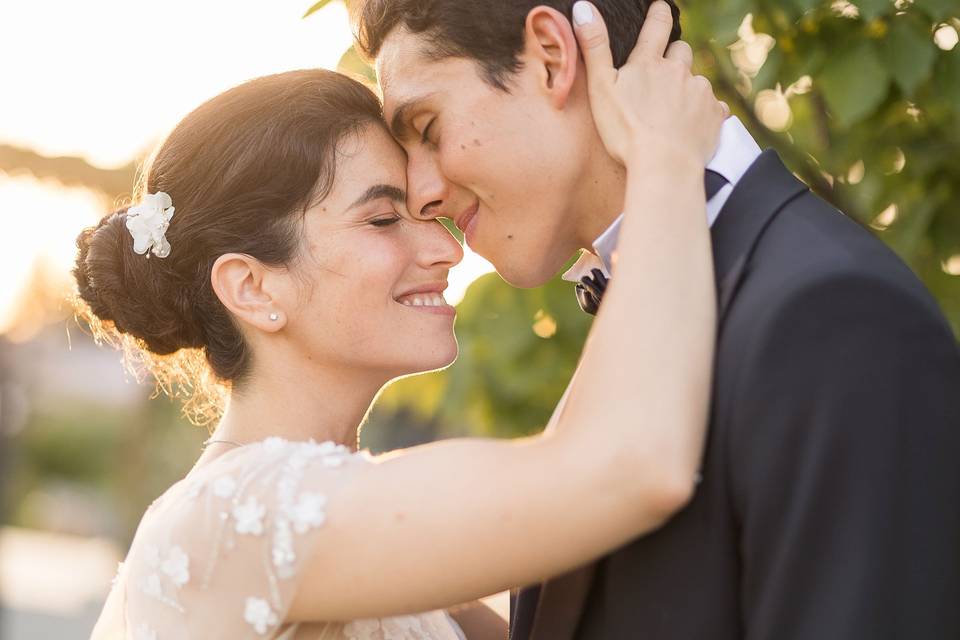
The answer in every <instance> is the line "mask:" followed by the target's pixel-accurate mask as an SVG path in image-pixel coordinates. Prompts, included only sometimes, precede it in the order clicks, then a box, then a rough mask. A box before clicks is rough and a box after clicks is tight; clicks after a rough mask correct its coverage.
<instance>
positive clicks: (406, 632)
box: [380, 616, 426, 640]
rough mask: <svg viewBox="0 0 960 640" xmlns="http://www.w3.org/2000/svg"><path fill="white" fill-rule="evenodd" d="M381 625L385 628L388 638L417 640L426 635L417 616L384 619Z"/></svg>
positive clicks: (385, 634)
mask: <svg viewBox="0 0 960 640" xmlns="http://www.w3.org/2000/svg"><path fill="white" fill-rule="evenodd" d="M380 624H381V625H382V626H383V632H384V636H385V637H387V638H396V639H397V640H400V639H401V638H402V639H403V640H406V639H407V638H409V639H410V640H415V639H416V638H423V637H424V636H425V635H426V633H425V631H424V629H423V626H422V625H421V624H420V619H419V618H417V617H415V616H396V617H394V618H384V619H383V620H381V621H380Z"/></svg>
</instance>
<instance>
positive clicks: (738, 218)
mask: <svg viewBox="0 0 960 640" xmlns="http://www.w3.org/2000/svg"><path fill="white" fill-rule="evenodd" d="M806 191H807V186H806V185H805V184H803V183H802V182H800V181H799V180H797V179H796V178H795V177H794V176H793V174H792V173H790V172H789V171H788V170H787V168H786V167H785V166H784V165H783V163H782V162H781V161H780V158H779V156H778V155H777V154H776V152H774V151H772V150H768V151H765V152H763V153H762V154H761V155H760V157H759V158H758V159H757V160H756V162H754V163H753V165H751V167H750V169H748V170H747V173H746V174H744V176H743V178H741V179H740V181H739V182H738V183H737V186H736V188H734V190H733V192H732V193H731V194H730V198H729V199H728V200H727V202H726V204H725V205H724V207H723V210H722V211H721V212H720V217H719V219H718V220H717V222H716V224H715V225H714V228H713V232H712V234H713V255H714V264H715V271H716V278H717V298H718V305H719V315H718V318H719V321H720V322H721V323H722V322H723V318H724V316H725V315H726V312H727V311H728V310H729V308H730V306H731V304H732V303H733V300H734V298H735V297H736V293H737V290H738V288H739V286H740V283H741V282H742V281H743V279H744V277H745V276H746V274H747V273H748V271H749V264H750V256H751V255H752V254H753V250H754V248H755V247H756V245H757V242H758V240H759V239H760V236H761V235H763V231H764V230H765V229H766V228H767V225H769V224H770V222H771V221H772V220H773V219H774V218H775V217H776V215H777V214H778V213H779V212H780V211H781V210H782V209H783V207H784V206H785V205H786V204H787V203H788V202H790V201H791V200H792V199H793V198H796V197H797V196H799V195H800V194H802V193H804V192H806ZM596 567H597V565H596V563H593V564H590V565H588V566H586V567H583V568H581V569H577V570H575V571H571V572H570V573H567V574H565V575H563V576H560V577H559V578H555V579H553V580H549V581H547V582H546V583H544V584H543V585H537V586H535V587H529V588H527V589H524V590H522V591H521V592H520V594H519V596H518V597H517V598H516V602H515V603H514V604H515V606H514V610H513V611H512V612H511V618H512V620H511V622H512V624H511V632H510V638H511V640H527V639H528V638H529V640H572V638H573V637H574V634H575V633H576V630H577V625H578V624H579V622H580V616H581V613H582V611H583V607H584V605H585V603H586V600H587V595H588V594H589V592H590V586H591V583H592V582H593V577H594V574H595V572H596ZM528 630H529V631H528Z"/></svg>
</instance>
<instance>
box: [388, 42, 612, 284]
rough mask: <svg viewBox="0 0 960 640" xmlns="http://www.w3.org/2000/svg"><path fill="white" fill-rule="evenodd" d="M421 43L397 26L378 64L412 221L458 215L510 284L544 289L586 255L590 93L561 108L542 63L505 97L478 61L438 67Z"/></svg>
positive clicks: (575, 92)
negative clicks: (582, 219) (581, 210)
mask: <svg viewBox="0 0 960 640" xmlns="http://www.w3.org/2000/svg"><path fill="white" fill-rule="evenodd" d="M571 38H572V34H571ZM424 45H425V43H424V41H423V39H422V36H421V35H418V34H411V33H409V32H407V31H406V30H405V29H403V28H398V29H396V30H395V31H394V32H393V33H392V34H390V35H389V36H388V37H387V38H386V40H385V42H384V46H383V48H382V49H381V51H380V55H379V57H378V72H379V77H380V82H381V87H382V90H383V94H384V115H385V117H386V120H387V123H388V125H390V128H391V131H392V132H393V134H394V136H395V137H396V139H397V140H398V141H399V142H400V144H401V145H402V146H403V148H404V150H405V151H406V153H407V160H408V168H407V188H408V194H409V196H408V202H407V206H408V208H409V210H410V213H411V215H414V216H418V217H421V218H427V217H448V218H452V219H453V220H454V222H455V223H456V224H457V225H458V226H459V227H460V228H461V229H462V230H464V231H465V235H466V240H467V244H468V245H469V246H470V248H471V249H473V250H474V251H476V252H477V253H479V254H480V255H482V256H484V257H485V258H487V259H488V260H490V261H491V262H492V263H493V264H494V266H496V268H497V270H498V272H499V273H500V274H501V276H502V277H503V278H504V279H505V280H506V281H507V282H509V283H511V284H513V285H515V286H519V287H533V286H538V285H540V284H543V283H544V282H546V281H547V280H549V279H550V278H551V277H553V276H554V275H555V274H556V273H557V271H558V270H559V269H560V268H561V267H562V266H563V264H564V262H565V261H566V260H567V259H568V258H569V257H570V256H571V255H572V254H573V253H574V252H575V251H576V250H577V249H578V246H577V243H576V241H575V240H574V237H575V235H576V234H575V232H574V231H575V229H574V227H575V223H576V220H575V218H576V215H575V214H576V205H575V195H576V194H575V190H576V188H577V183H578V178H579V177H580V176H581V175H582V172H583V166H584V164H585V162H586V154H587V152H588V149H589V143H590V142H591V138H590V136H591V135H595V130H594V128H593V122H592V119H591V117H590V114H589V108H588V106H587V99H586V91H585V89H584V88H583V87H581V86H579V83H578V84H577V86H575V87H574V88H573V89H571V90H570V92H569V96H568V99H566V100H565V101H564V102H563V104H562V105H559V106H558V103H557V100H556V97H555V95H553V94H552V93H551V90H552V87H551V86H550V84H549V83H550V78H549V77H548V76H549V73H548V72H546V71H544V66H543V65H542V64H538V61H536V60H527V61H524V62H525V64H524V65H523V66H522V67H521V68H520V70H519V71H518V72H516V73H515V74H512V75H511V77H510V82H509V87H508V89H509V90H506V91H505V90H503V89H500V88H497V87H495V86H493V85H492V84H491V83H490V82H488V81H487V80H486V79H485V78H484V77H483V76H482V74H481V71H480V67H479V65H478V64H477V63H476V62H475V61H473V60H469V59H465V58H457V57H453V58H443V59H439V60H438V59H436V57H435V56H428V55H426V53H425V47H424ZM521 60H523V58H522V57H521Z"/></svg>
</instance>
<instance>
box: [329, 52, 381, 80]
mask: <svg viewBox="0 0 960 640" xmlns="http://www.w3.org/2000/svg"><path fill="white" fill-rule="evenodd" d="M337 71H339V72H340V73H344V74H346V75H348V76H354V77H355V78H357V79H358V80H361V81H367V82H370V83H372V84H376V83H377V73H376V71H374V69H373V67H371V66H370V65H369V64H367V61H366V60H364V59H363V58H362V57H361V56H360V54H359V53H357V50H356V48H354V47H350V48H349V49H347V50H346V52H345V53H344V54H343V55H342V56H341V57H340V62H338V63H337Z"/></svg>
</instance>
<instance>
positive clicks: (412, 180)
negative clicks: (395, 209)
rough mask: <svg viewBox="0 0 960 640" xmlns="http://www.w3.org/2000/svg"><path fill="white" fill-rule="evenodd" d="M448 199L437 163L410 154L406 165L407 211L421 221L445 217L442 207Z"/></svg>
mask: <svg viewBox="0 0 960 640" xmlns="http://www.w3.org/2000/svg"><path fill="white" fill-rule="evenodd" d="M448 197H449V192H448V186H447V181H446V180H445V179H444V177H443V174H442V173H441V172H440V170H439V167H438V166H437V163H436V162H434V161H433V160H432V159H428V158H425V157H423V156H422V155H421V156H420V157H417V155H414V154H411V155H410V157H409V160H408V164H407V210H408V211H409V212H410V213H411V214H412V215H413V216H414V217H416V218H419V219H421V220H428V219H431V218H437V217H441V216H447V215H449V213H445V212H444V207H445V205H446V203H447V199H448Z"/></svg>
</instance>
